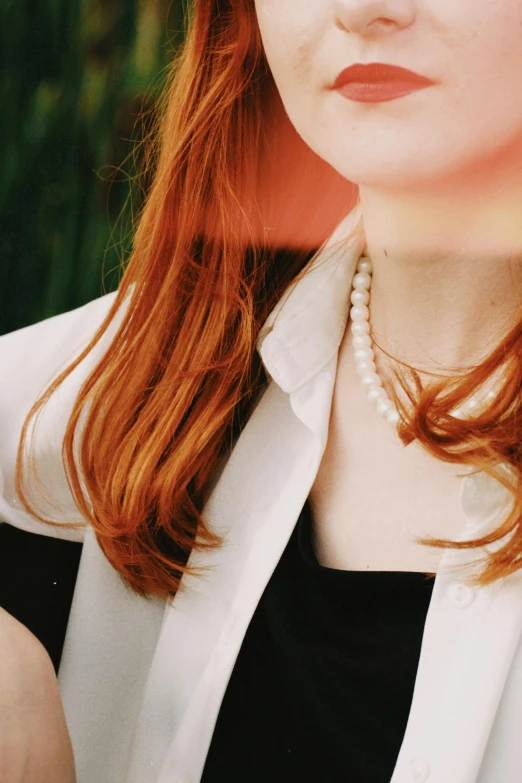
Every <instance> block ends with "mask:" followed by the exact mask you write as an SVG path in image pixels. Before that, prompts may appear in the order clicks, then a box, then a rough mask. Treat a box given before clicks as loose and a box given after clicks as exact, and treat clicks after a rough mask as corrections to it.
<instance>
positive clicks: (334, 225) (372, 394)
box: [0, 0, 522, 783]
mask: <svg viewBox="0 0 522 783" xmlns="http://www.w3.org/2000/svg"><path fill="white" fill-rule="evenodd" d="M521 28H522V4H521V3H520V2H519V1H518V0H499V2H497V3H494V4H492V3H491V2H490V0H481V2H478V3H477V2H475V3H473V4H470V3H466V4H462V3H460V4H459V3H455V2H453V0H452V1H451V2H449V0H448V1H447V2H442V3H441V2H440V0H437V2H435V0H425V2H422V3H420V2H417V0H393V1H392V0H351V1H350V2H348V0H344V1H343V0H309V2H308V3H306V4H303V3H301V2H300V0H266V1H265V2H261V0H259V1H258V2H255V3H254V2H252V0H228V2H225V1H224V0H220V1H218V0H198V2H196V3H195V4H194V12H193V16H192V18H191V23H190V25H189V33H188V38H187V43H186V46H185V48H184V51H183V53H182V55H181V56H180V59H179V60H178V61H177V62H176V63H175V66H174V68H173V79H172V84H171V86H170V87H169V90H168V91H167V93H166V96H165V101H164V103H163V107H162V108H163V111H162V115H161V125H160V127H159V130H158V135H157V139H158V144H157V146H156V148H155V150H154V151H153V152H155V153H156V154H155V156H154V157H153V158H152V159H153V160H154V162H155V166H156V171H155V179H154V184H153V187H152V190H151V192H150V195H149V198H148V201H147V205H146V207H145V209H144V211H143V214H142V216H141V219H140V223H139V226H138V229H137V232H136V238H135V249H134V253H133V256H132V258H131V260H130V263H129V265H128V268H127V270H126V273H125V275H124V277H123V280H122V282H121V285H120V288H119V291H118V293H117V295H112V294H111V295H108V296H104V297H101V298H100V299H98V300H96V301H94V302H91V303H90V304H88V305H86V306H85V307H83V308H80V309H78V310H75V311H73V312H71V313H65V314H63V315H60V316H57V317H55V318H51V319H49V320H47V321H44V322H43V323H40V324H37V325H36V326H32V327H29V328H27V329H24V330H20V331H18V332H15V333H13V334H11V335H6V336H5V337H3V338H2V343H1V344H0V347H1V351H2V353H1V356H2V367H3V371H4V377H7V378H9V381H10V382H9V388H2V395H3V396H2V404H1V405H0V411H1V413H0V415H1V416H2V420H1V426H2V432H3V433H4V434H3V443H2V447H1V449H0V459H1V464H2V471H3V474H4V500H3V501H2V505H1V507H0V514H1V516H2V518H3V519H4V520H5V521H6V522H7V523H9V524H10V525H12V526H15V527H17V528H20V529H22V530H25V531H27V532H29V533H30V532H32V533H39V534H42V533H44V532H47V533H48V534H49V535H52V536H56V537H61V538H65V539H66V538H70V539H73V538H74V537H76V538H77V539H80V538H81V536H82V533H83V551H82V556H81V562H80V567H79V572H78V578H77V582H76V588H75V593H74V599H73V604H72V609H71V613H70V616H69V621H68V625H67V634H66V638H65V646H64V649H63V656H62V660H61V664H60V670H59V681H60V686H61V693H62V698H63V701H64V707H65V714H66V717H67V720H68V725H69V730H70V732H71V738H72V742H73V747H74V751H75V758H76V764H77V775H78V780H79V781H80V783H91V782H92V781H102V780H103V781H104V782H106V783H123V782H125V783H174V781H183V783H189V782H190V783H193V781H199V780H203V781H205V783H209V782H210V781H220V782H221V781H223V780H241V781H246V780H248V781H249V782H250V781H260V780H263V781H264V780H266V779H267V778H268V777H270V779H275V780H281V781H283V780H284V781H293V780H297V779H299V780H301V781H302V780H317V779H320V780H328V781H332V780H335V781H336V780H344V779H349V780H357V781H359V780H360V781H363V780H364V781H365V783H368V782H369V781H390V780H391V783H406V781H417V783H418V782H419V781H428V780H429V781H430V783H432V782H434V783H435V782H436V783H447V782H448V781H452V783H453V782H454V783H468V782H471V781H480V783H498V781H502V783H516V782H518V781H520V779H521V777H522V755H521V751H520V742H519V726H520V724H521V721H522V647H521V644H520V633H521V629H522V580H521V578H520V554H521V551H522V529H521V519H522V493H521V492H520V482H521V459H522V456H521V452H520V447H519V444H520V442H521V438H520V405H521V400H520V389H521V387H522V382H521V375H522V371H521V362H520V347H521V342H522V330H521V328H520V323H521V322H522V320H521V319H522V313H521V310H520V291H519V286H520V282H521V276H522V273H521V269H520V264H519V260H520V250H521V241H520V239H519V236H518V234H519V232H518V224H519V217H518V208H519V203H520V201H521V200H522V193H521V190H522V187H521V183H522V179H521V177H520V175H519V169H518V163H519V162H520V160H521V158H522V143H521V138H522V103H521V102H519V100H518V97H519V83H520V72H521V71H522V48H521V47H520V29H521ZM376 63H377V64H380V65H381V67H380V68H377V67H376V66H375V64H376ZM369 64H372V65H371V66H369ZM383 64H389V65H393V66H400V67H401V68H405V69H408V70H409V71H413V72H414V73H413V74H412V73H411V72H410V73H407V74H406V75H405V74H404V72H403V71H401V72H398V71H397V69H396V68H395V69H393V68H390V67H388V68H383V67H382V65H383ZM353 66H357V67H355V68H353ZM361 66H363V67H361ZM364 66H366V67H364ZM346 69H348V71H346ZM361 80H362V81H361ZM365 80H366V81H368V82H371V84H366V85H365ZM392 80H393V81H392ZM375 82H378V83H379V84H376V83H375ZM485 96H487V105H485V101H484V97H485ZM283 109H284V110H283ZM294 129H295V130H294ZM295 132H297V134H296V133H295ZM274 194H279V195H280V198H279V199H275V198H274V197H273V196H274ZM341 218H342V219H341ZM317 248H319V252H318V253H315V252H314V251H315V250H317ZM276 251H277V252H276ZM370 289H371V308H369V307H368V306H367V305H368V304H369V301H370ZM370 311H371V312H370ZM401 367H402V368H404V369H403V370H402V371H401ZM408 367H411V368H413V369H412V370H411V371H410V372H409V374H408V372H407V368H408ZM415 368H416V372H415V371H414V370H415ZM51 381H53V383H52V384H51V385H49V383H50V382H51ZM45 389H47V391H46V393H45V394H42V392H44V390H45ZM39 395H40V396H39ZM37 398H39V399H38V400H37ZM35 401H36V404H35ZM44 403H45V404H44ZM36 414H38V415H36ZM80 434H81V438H80V437H79V435H80ZM62 442H63V445H64V466H62V462H61V447H62ZM469 471H473V473H472V475H470V476H467V477H466V473H468V472H469ZM46 522H47V523H49V522H50V523H53V525H52V526H51V525H48V527H47V528H46V527H45V523H46ZM87 523H88V524H87ZM71 525H76V527H71ZM78 526H79V527H78ZM441 552H442V554H441ZM433 576H435V578H433ZM129 588H130V589H129Z"/></svg>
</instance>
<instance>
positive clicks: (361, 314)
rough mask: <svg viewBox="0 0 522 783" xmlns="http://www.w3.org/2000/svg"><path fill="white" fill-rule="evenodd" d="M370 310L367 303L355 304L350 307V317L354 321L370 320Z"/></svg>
mask: <svg viewBox="0 0 522 783" xmlns="http://www.w3.org/2000/svg"><path fill="white" fill-rule="evenodd" d="M369 315H370V311H369V310H368V308H367V307H366V305H354V306H353V307H351V308H350V318H351V319H352V321H368V317H369Z"/></svg>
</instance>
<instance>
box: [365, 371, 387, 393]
mask: <svg viewBox="0 0 522 783" xmlns="http://www.w3.org/2000/svg"><path fill="white" fill-rule="evenodd" d="M361 381H362V384H363V386H365V387H366V388H367V389H369V388H370V387H372V386H382V381H381V379H380V378H379V376H378V375H377V373H376V372H372V373H371V374H370V375H363V377H362V378H361Z"/></svg>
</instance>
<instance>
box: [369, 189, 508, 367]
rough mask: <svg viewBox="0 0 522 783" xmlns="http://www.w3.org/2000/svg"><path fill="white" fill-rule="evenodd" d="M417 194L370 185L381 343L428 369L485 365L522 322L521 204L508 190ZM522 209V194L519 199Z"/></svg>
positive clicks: (374, 311) (375, 312)
mask: <svg viewBox="0 0 522 783" xmlns="http://www.w3.org/2000/svg"><path fill="white" fill-rule="evenodd" d="M477 190H478V195H475V196H472V195H471V194H467V197H465V194H463V193H462V192H460V193H459V194H458V195H457V194H455V195H454V196H453V197H450V196H448V194H447V193H446V194H445V195H444V196H443V197H441V195H440V194H438V195H437V194H431V195H429V196H423V197H415V198H413V197H412V196H411V194H410V195H409V196H404V195H399V196H397V195H396V194H395V195H394V196H393V197H392V196H390V195H389V194H383V193H378V192H376V191H374V190H370V189H365V188H361V190H360V194H361V205H362V211H363V217H364V232H365V238H366V248H365V253H364V254H365V255H368V256H369V257H370V259H371V261H372V266H373V275H372V288H371V299H370V323H371V328H372V335H373V339H374V341H375V343H376V354H379V356H378V360H379V361H380V362H381V361H382V362H384V364H385V363H386V361H387V360H386V357H385V356H384V355H383V356H384V358H381V356H380V354H381V353H382V352H380V351H378V350H377V349H378V347H381V348H383V349H384V351H387V352H388V353H390V354H392V355H393V356H394V357H395V358H397V359H399V360H400V361H403V362H407V363H408V364H410V365H413V366H414V367H416V368H417V369H419V370H420V371H424V372H426V373H438V374H446V373H448V372H453V371H459V370H460V371H462V370H464V369H466V368H469V367H471V366H472V365H473V364H475V363H477V362H480V361H481V360H483V359H485V358H486V356H487V355H488V354H489V353H491V351H492V350H493V349H494V348H495V347H496V346H497V345H498V343H499V342H500V341H501V340H502V338H503V336H504V335H505V334H506V333H507V332H508V331H509V330H510V329H511V328H512V327H513V326H514V325H515V323H516V322H517V321H518V320H519V319H520V318H522V263H521V260H522V230H521V219H520V213H522V206H521V207H519V208H518V210H517V209H515V208H514V203H515V201H514V198H513V194H512V193H510V192H509V189H508V188H503V189H500V190H499V192H498V193H492V192H491V190H489V192H488V194H487V195H488V197H487V199H486V198H484V197H482V196H481V193H482V191H481V189H480V188H477ZM516 203H517V204H520V205H522V192H521V193H520V198H519V199H518V201H517V202H516Z"/></svg>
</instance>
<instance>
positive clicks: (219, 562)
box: [0, 207, 522, 783]
mask: <svg viewBox="0 0 522 783" xmlns="http://www.w3.org/2000/svg"><path fill="white" fill-rule="evenodd" d="M363 247H364V233H363V226H362V216H361V213H360V207H357V208H356V209H355V210H354V211H353V212H352V213H351V214H350V215H348V216H347V217H346V218H345V219H344V220H343V221H342V222H341V223H340V224H339V226H338V228H337V229H336V231H335V232H334V234H333V235H332V237H331V238H330V240H329V242H328V243H327V245H326V246H325V248H324V249H323V251H322V252H321V253H320V254H319V255H318V257H317V258H316V259H315V260H313V261H312V262H311V263H310V265H309V270H308V273H307V274H306V275H305V276H304V277H303V278H302V280H300V281H299V282H298V283H297V284H296V285H294V286H292V287H291V288H290V292H289V293H287V294H285V295H284V296H283V297H282V299H281V301H280V302H279V303H278V305H277V306H276V307H275V308H274V311H273V312H272V313H271V314H270V316H269V317H268V319H267V321H266V323H265V324H264V326H263V328H262V330H261V333H260V335H259V340H258V343H257V348H258V350H259V352H260V355H261V358H262V360H263V362H264V364H265V367H266V369H267V371H268V373H269V376H270V382H269V383H268V385H267V386H266V389H265V391H264V393H263V394H262V395H261V396H260V398H259V400H258V402H257V405H256V407H255V409H254V412H253V414H252V416H251V418H250V420H249V422H248V424H247V426H246V427H245V429H244V430H243V432H242V433H241V436H240V437H239V439H238V441H237V443H236V444H235V446H234V448H233V450H232V453H231V455H230V457H229V459H228V460H227V461H226V464H225V465H224V467H223V468H222V470H221V468H220V470H221V472H220V474H219V476H218V480H217V483H216V485H215V487H214V489H213V492H212V494H211V496H210V498H209V501H208V503H207V505H206V507H205V509H204V512H203V515H204V517H205V518H206V519H207V520H208V522H209V523H210V526H211V527H212V528H213V529H214V530H216V531H217V532H218V533H220V534H222V535H223V536H224V544H223V546H222V547H221V548H220V549H217V550H213V551H210V552H193V553H192V554H191V558H190V563H191V565H194V566H199V567H201V566H204V567H210V568H209V570H208V571H207V572H206V575H205V576H204V577H203V578H195V577H191V578H184V579H183V582H182V587H181V589H180V591H179V592H178V594H177V596H176V598H175V600H174V603H173V605H172V606H167V605H166V604H165V603H164V602H162V601H161V600H159V599H151V600H146V599H143V598H140V597H138V596H136V595H134V594H133V593H131V592H130V591H129V590H128V589H127V588H125V587H124V585H123V583H122V581H121V579H120V577H119V575H118V574H117V573H116V572H115V571H114V569H113V568H112V567H111V566H110V565H109V564H108V562H107V560H106V559H105V557H104V555H103V554H102V552H101V550H100V548H99V546H98V544H97V542H96V539H95V536H94V535H93V532H92V530H91V529H90V528H89V527H87V526H85V525H84V527H83V528H82V530H80V531H71V530H70V529H67V528H63V527H58V528H54V527H49V526H45V525H42V524H41V523H39V522H38V521H37V520H36V519H34V518H33V517H31V516H30V515H29V514H27V513H26V512H25V511H24V510H23V509H22V506H21V503H20V500H19V499H18V498H17V496H16V494H15V492H14V485H13V475H14V468H15V459H16V450H17V446H18V441H19V437H20V431H21V427H22V423H23V421H24V419H25V417H26V415H27V413H28V411H29V408H30V407H31V405H32V403H33V402H34V401H35V400H36V398H37V397H38V396H39V394H40V393H41V392H42V391H43V389H44V387H45V386H47V384H48V382H49V381H50V380H51V378H52V377H55V376H56V375H57V374H58V371H59V370H61V369H64V367H65V366H66V365H67V364H68V363H69V362H70V361H71V359H72V358H73V357H74V356H76V355H78V353H79V352H80V350H81V349H82V348H83V347H84V346H85V345H86V344H87V342H88V339H89V337H90V336H91V335H92V334H93V333H94V331H95V329H96V328H97V326H98V325H99V324H100V323H101V321H102V319H103V317H104V315H105V314H106V313H107V311H108V308H109V307H110V306H111V305H112V303H113V301H114V296H115V295H114V294H108V295H106V296H103V297H101V298H99V299H97V300H95V301H93V302H90V303H89V304H87V305H85V306H84V307H81V308H78V309H77V310H73V311H71V312H68V313H64V314H62V315H59V316H55V317H53V318H50V319H47V320H45V321H42V322H41V323H38V324H35V325H33V326H29V327H26V328H24V329H20V330H18V331H16V332H13V333H11V334H8V335H4V336H3V337H1V338H0V370H1V377H2V379H3V380H2V382H1V386H0V435H1V437H0V469H1V470H0V519H2V520H3V521H5V522H8V523H10V524H12V525H15V526H17V527H19V528H22V529H24V530H28V531H33V532H37V533H40V534H45V535H50V536H57V537H63V538H69V539H73V540H83V541H84V547H83V552H82V558H81V563H80V569H79V572H78V579H77V584H76V589H75V593H74V599H73V604H72V609H71V615H70V619H69V624H68V628H67V635H66V640H65V646H64V651H63V656H62V662H61V666H60V671H59V682H60V688H61V692H62V698H63V702H64V708H65V713H66V717H67V720H68V724H69V729H70V732H71V738H72V742H73V747H74V751H75V757H76V764H77V771H78V783H197V781H199V780H200V777H201V774H202V771H203V767H204V764H205V758H206V754H207V751H208V748H209V746H210V741H211V738H212V733H213V729H214V725H215V722H216V719H217V716H218V712H219V708H220V705H221V701H222V699H223V696H224V693H225V689H226V686H227V683H228V680H229V677H230V674H231V672H232V669H233V667H234V663H235V660H236V657H237V655H238V652H239V649H240V647H241V643H242V640H243V637H244V635H245V632H246V629H247V627H248V624H249V622H250V619H251V617H252V615H253V613H254V610H255V608H256V606H257V603H258V601H259V599H260V597H261V595H262V593H263V590H264V588H265V586H266V584H267V582H268V580H269V578H270V576H271V574H272V572H273V570H274V568H275V566H276V564H277V562H278V560H279V558H280V557H281V555H282V553H283V550H284V548H285V545H286V543H287V541H288V539H289V538H290V535H291V532H292V530H293V528H294V526H295V524H296V521H297V519H298V516H299V513H300V510H301V509H302V507H303V504H304V502H305V500H306V498H307V496H308V493H309V490H310V488H311V486H312V484H313V482H314V479H315V477H316V475H317V471H318V468H319V464H320V462H321V458H322V455H323V452H324V448H325V445H326V439H327V434H328V422H329V416H330V408H331V403H332V395H333V388H334V383H335V376H336V368H337V354H338V349H339V345H340V343H341V340H342V336H343V334H344V331H345V328H346V324H347V319H348V314H349V307H350V302H349V296H350V291H351V280H352V277H353V274H354V270H355V266H356V263H357V260H358V258H359V257H360V254H361V252H362V249H363ZM276 316H277V317H276ZM118 321H119V319H117V320H115V321H114V323H113V324H112V325H111V328H110V330H109V332H108V333H107V334H106V335H105V336H104V338H103V340H102V342H101V343H99V344H98V345H97V347H96V349H95V350H94V351H93V352H92V353H91V354H90V355H89V357H88V358H87V360H85V361H83V362H82V363H81V364H80V365H79V367H78V368H76V370H75V371H74V372H73V373H72V375H71V376H70V377H69V378H68V379H67V381H66V382H65V383H64V384H63V386H62V387H61V388H60V390H59V392H58V393H57V394H56V395H55V396H54V397H53V398H51V401H50V402H49V403H48V405H47V406H46V408H45V409H44V412H43V414H42V416H41V420H40V422H39V423H38V425H37V427H36V433H35V449H36V465H37V469H38V471H39V474H40V476H41V478H42V482H43V486H44V490H45V492H46V494H47V495H48V498H47V501H46V503H47V505H43V510H44V512H45V513H47V512H49V513H50V514H51V515H52V516H53V518H55V519H56V520H59V521H61V522H66V521H76V520H78V521H82V520H81V517H80V515H79V512H78V510H77V509H76V508H75V505H74V502H73V499H72V496H71V493H70V490H69V488H68V485H67V481H66V477H65V474H64V471H63V466H62V463H61V440H62V438H63V433H64V431H65V425H66V421H67V419H68V415H69V413H70V410H71V408H72V404H73V401H74V399H75V396H76V394H77V393H78V389H79V387H80V385H81V383H82V381H83V380H84V379H85V378H86V377H87V375H88V373H89V372H90V370H91V369H92V368H93V367H94V366H95V364H96V363H97V361H99V359H100V358H101V356H102V354H103V352H104V351H105V350H106V349H107V348H108V346H109V344H110V340H111V339H112V336H113V335H114V333H115V329H116V328H117V325H118ZM494 484H495V486H494ZM462 502H463V507H464V509H465V511H466V513H467V515H468V523H467V525H466V529H465V530H463V531H462V536H466V535H468V534H469V533H470V532H474V531H477V530H479V529H482V528H483V527H484V528H485V527H487V526H488V525H493V523H494V521H498V518H499V514H500V513H501V512H502V511H503V510H505V508H506V505H505V504H506V495H505V492H504V491H503V490H502V491H499V485H498V484H496V482H491V480H489V481H488V480H485V479H484V478H483V477H480V475H479V476H478V477H476V478H474V479H472V478H471V477H468V478H466V479H464V481H463V494H462ZM465 556H466V553H465V552H464V557H465ZM463 562H464V561H463V559H462V553H459V552H455V551H450V550H448V551H445V552H444V554H443V556H442V559H441V563H440V567H439V571H438V573H437V576H436V578H435V583H434V587H433V592H432V598H431V602H430V607H429V611H428V614H427V618H426V624H425V630H424V636H423V640H422V647H421V654H420V660H419V666H418V671H417V677H416V682H415V690H414V694H413V701H412V705H411V711H410V715H409V720H408V724H407V727H406V732H405V736H404V740H403V743H402V746H401V749H400V752H399V756H398V759H397V764H396V767H395V771H394V773H393V777H392V779H391V782H390V783H423V781H429V782H430V783H472V782H473V783H521V781H522V742H521V739H522V646H521V630H522V577H521V574H520V572H519V573H516V574H513V575H511V576H510V577H508V578H505V579H502V580H500V581H498V582H496V583H495V584H494V585H492V586H488V587H486V588H472V587H470V586H468V585H466V584H465V583H464V581H463V578H462V577H459V576H456V575H455V573H452V572H451V570H450V569H451V565H452V564H458V563H463ZM463 567H464V566H463ZM463 573H464V572H463ZM252 676H255V672H253V673H252ZM346 741H347V742H349V741H350V737H347V738H346ZM379 742H380V738H379V737H378V736H376V737H375V752H376V753H378V752H379ZM275 772H276V771H275Z"/></svg>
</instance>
